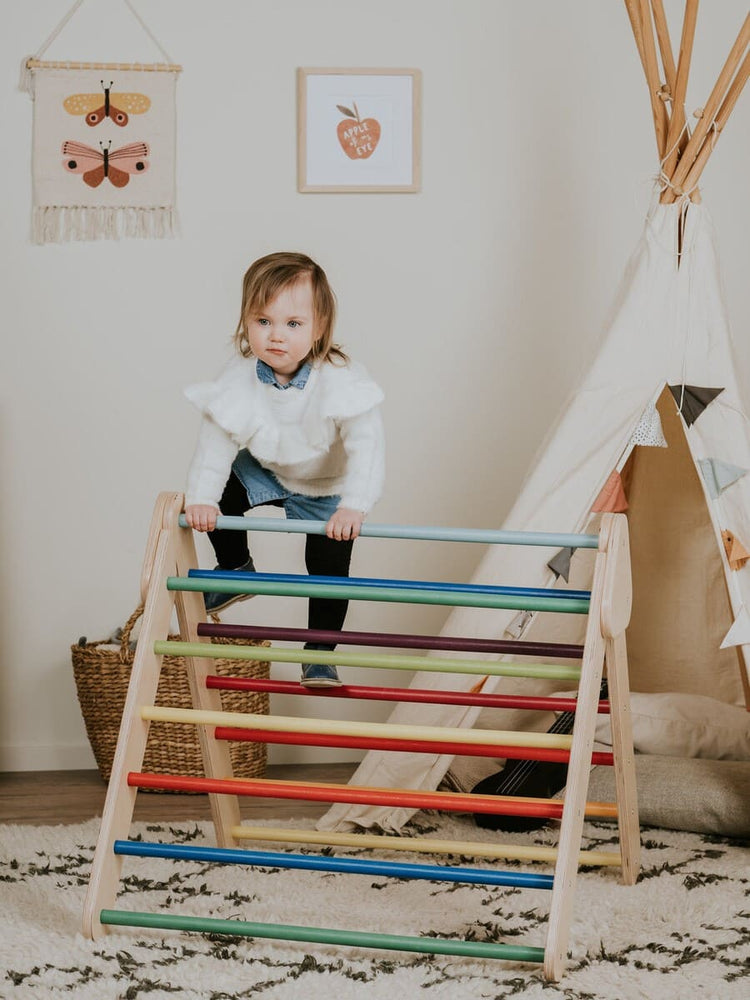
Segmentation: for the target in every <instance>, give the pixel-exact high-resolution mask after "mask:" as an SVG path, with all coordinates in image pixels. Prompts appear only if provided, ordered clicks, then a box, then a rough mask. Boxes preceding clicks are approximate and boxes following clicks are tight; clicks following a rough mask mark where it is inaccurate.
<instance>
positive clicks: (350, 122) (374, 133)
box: [336, 101, 380, 160]
mask: <svg viewBox="0 0 750 1000" xmlns="http://www.w3.org/2000/svg"><path fill="white" fill-rule="evenodd" d="M336 107H337V108H338V109H339V111H340V112H341V114H342V115H346V117H345V118H344V120H343V121H340V122H339V123H338V126H337V127H336V132H337V134H338V137H339V142H340V143H341V148H342V149H343V150H344V152H345V153H346V155H347V156H348V157H349V159H350V160H366V159H367V158H368V157H370V156H372V154H373V153H374V152H375V147H376V146H377V144H378V142H379V141H380V122H379V121H378V120H377V118H360V116H359V109H358V108H357V105H356V104H355V103H354V102H353V101H352V107H353V108H354V111H351V110H350V109H349V108H346V107H344V105H343V104H337V105H336Z"/></svg>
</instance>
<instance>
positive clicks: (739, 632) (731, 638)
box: [720, 604, 750, 649]
mask: <svg viewBox="0 0 750 1000" xmlns="http://www.w3.org/2000/svg"><path fill="white" fill-rule="evenodd" d="M748 644H750V615H748V613H747V609H746V608H745V605H744V604H743V605H742V607H741V608H740V611H739V614H738V615H737V617H736V618H735V619H734V624H733V625H732V627H731V628H730V629H729V631H728V632H727V634H726V635H725V636H724V640H723V642H722V644H721V646H720V649H727V648H728V647H729V646H746V645H748Z"/></svg>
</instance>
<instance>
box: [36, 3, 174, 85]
mask: <svg viewBox="0 0 750 1000" xmlns="http://www.w3.org/2000/svg"><path fill="white" fill-rule="evenodd" d="M83 3H84V0H75V2H74V4H73V6H72V7H71V8H70V10H69V11H68V12H67V14H65V16H64V17H63V18H62V19H61V20H60V22H59V23H58V24H57V25H56V26H55V27H54V28H53V30H52V31H51V32H50V35H49V37H48V38H47V39H45V41H44V42H43V43H42V44H41V45H40V47H39V48H38V49H37V51H36V53H35V54H34V55H32V56H25V57H24V58H23V60H22V62H21V73H20V77H19V83H18V89H19V90H23V91H26V92H27V93H29V94H30V95H31V96H32V98H33V96H34V94H33V76H32V73H31V69H30V67H29V62H32V61H36V60H41V58H42V56H43V55H44V53H45V52H46V51H47V49H48V48H49V47H50V45H51V44H52V43H53V42H54V41H55V39H56V38H58V36H59V35H60V33H61V32H62V31H63V29H64V28H65V26H66V25H67V23H68V21H70V19H71V18H72V17H73V15H74V14H75V13H76V12H77V11H78V9H79V7H81V6H82V5H83ZM124 3H125V6H126V7H127V8H128V10H129V11H130V13H131V14H132V15H133V17H134V18H135V19H136V21H137V22H138V24H139V25H140V26H141V28H142V29H143V30H144V32H145V33H146V34H147V35H148V37H149V38H150V39H151V41H152V42H153V43H154V45H155V46H156V48H157V49H158V50H159V51H160V52H161V54H162V55H163V56H164V59H165V60H166V62H167V63H169V64H172V63H173V62H174V60H173V59H172V57H171V56H170V55H169V53H168V52H167V50H166V49H165V48H164V46H163V45H162V44H161V42H160V41H159V39H158V38H157V37H156V35H155V34H154V33H153V31H152V30H151V29H150V28H149V26H148V25H147V24H146V22H145V21H144V20H143V18H142V17H141V15H140V14H139V13H138V11H137V10H136V9H135V7H134V6H133V4H132V0H124Z"/></svg>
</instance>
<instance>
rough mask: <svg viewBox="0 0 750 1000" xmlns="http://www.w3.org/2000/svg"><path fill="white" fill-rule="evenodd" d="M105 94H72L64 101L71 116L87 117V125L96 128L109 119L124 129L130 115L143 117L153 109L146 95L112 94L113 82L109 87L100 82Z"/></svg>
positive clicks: (102, 81)
mask: <svg viewBox="0 0 750 1000" xmlns="http://www.w3.org/2000/svg"><path fill="white" fill-rule="evenodd" d="M99 82H100V83H101V85H102V91H103V92H104V93H103V94H97V93H94V94H71V95H70V97H66V98H65V100H64V101H63V107H64V108H65V110H66V111H67V112H68V114H69V115H85V116H86V117H85V119H84V121H85V122H86V124H87V125H90V126H92V127H93V126H95V125H99V123H100V122H103V121H104V120H105V118H109V119H110V121H111V122H112V123H113V124H114V125H119V126H120V128H124V127H125V126H126V125H127V124H128V122H129V121H130V117H129V116H130V115H143V114H145V113H146V112H147V111H148V109H149V108H150V107H151V99H150V98H149V97H147V96H146V95H145V94H138V93H135V94H123V93H112V86H113V81H112V80H110V82H109V86H106V87H105V85H104V80H100V81H99Z"/></svg>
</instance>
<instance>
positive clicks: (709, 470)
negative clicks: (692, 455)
mask: <svg viewBox="0 0 750 1000" xmlns="http://www.w3.org/2000/svg"><path fill="white" fill-rule="evenodd" d="M698 465H700V467H701V472H702V473H703V478H704V480H705V481H706V488H707V489H708V492H709V494H710V496H711V499H712V500H716V499H717V497H719V496H720V494H722V493H723V492H724V490H725V489H727V487H728V486H731V485H732V483H736V482H737V480H738V479H742V477H743V476H746V475H747V473H748V471H750V470H748V469H742V468H740V466H739V465H730V464H729V462H722V461H721V459H719V458H699V459H698Z"/></svg>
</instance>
